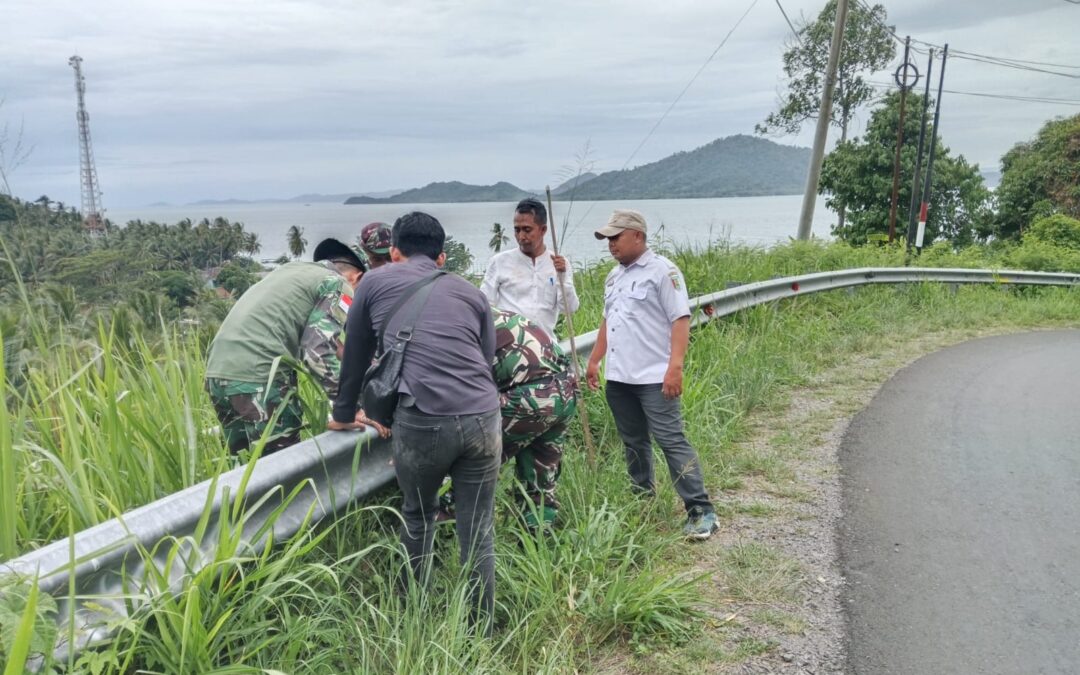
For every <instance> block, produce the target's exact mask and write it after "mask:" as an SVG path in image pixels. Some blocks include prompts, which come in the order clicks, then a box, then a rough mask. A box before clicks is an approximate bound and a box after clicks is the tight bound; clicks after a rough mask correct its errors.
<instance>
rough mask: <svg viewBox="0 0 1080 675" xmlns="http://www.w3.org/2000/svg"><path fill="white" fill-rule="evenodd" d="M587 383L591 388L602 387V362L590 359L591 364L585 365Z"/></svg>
mask: <svg viewBox="0 0 1080 675" xmlns="http://www.w3.org/2000/svg"><path fill="white" fill-rule="evenodd" d="M585 384H587V385H589V389H591V390H592V391H596V390H597V389H599V388H600V362H599V361H592V360H590V361H589V365H587V366H586V367H585Z"/></svg>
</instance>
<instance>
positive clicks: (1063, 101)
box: [867, 81, 1080, 106]
mask: <svg viewBox="0 0 1080 675" xmlns="http://www.w3.org/2000/svg"><path fill="white" fill-rule="evenodd" d="M867 84H869V85H870V86H872V87H874V88H875V89H878V90H879V91H891V90H892V89H894V85H892V84H890V83H888V82H874V81H868V82H867ZM942 91H944V92H945V93H946V94H959V95H961V96H979V97H982V98H996V99H1001V100H1004V101H1021V102H1025V103H1051V104H1055V105H1071V106H1080V100H1077V99H1071V98H1055V97H1052V96H1024V95H1021V94H989V93H986V92H981V91H959V90H956V89H943V90H942Z"/></svg>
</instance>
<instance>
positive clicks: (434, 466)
mask: <svg viewBox="0 0 1080 675" xmlns="http://www.w3.org/2000/svg"><path fill="white" fill-rule="evenodd" d="M392 233H393V244H392V246H391V249H390V255H391V258H392V259H393V261H394V262H395V263H397V264H393V265H386V266H383V267H380V268H378V269H375V270H372V271H371V272H369V273H368V274H367V275H365V277H364V279H363V280H362V281H361V283H360V286H358V287H357V292H356V296H357V300H356V301H355V302H354V303H353V307H352V309H351V310H350V312H349V318H348V323H347V328H346V340H345V356H344V358H343V360H342V376H341V388H340V392H339V395H338V398H337V400H336V401H335V403H334V419H333V421H332V422H331V423H330V428H331V429H352V428H358V423H360V422H363V421H365V418H364V417H363V415H366V417H367V418H369V419H370V420H372V421H374V422H377V423H379V424H380V425H383V426H387V425H389V426H390V429H391V431H392V436H391V437H392V439H393V447H394V467H395V470H396V472H397V480H398V485H399V487H400V488H401V492H402V495H403V499H404V502H403V505H402V515H403V517H404V524H403V526H402V530H401V540H402V543H403V545H404V546H405V549H406V551H407V552H408V554H409V562H410V567H411V571H412V575H413V577H414V579H415V580H416V581H418V582H420V583H421V584H424V583H426V581H427V578H428V576H429V574H430V563H431V551H432V543H433V536H434V531H435V529H434V528H435V513H436V511H437V510H438V505H439V503H438V490H439V487H440V485H442V481H443V478H444V477H445V476H447V475H449V476H451V477H452V478H453V481H454V485H455V489H456V492H457V533H458V539H459V543H460V547H461V560H462V563H463V564H468V565H469V566H470V578H471V579H472V581H473V583H474V584H475V586H474V588H473V602H474V606H475V610H476V611H477V612H478V616H479V617H485V618H489V617H490V616H491V612H492V609H493V607H494V584H495V551H494V532H493V528H494V524H493V512H494V497H495V484H496V481H497V479H498V474H499V464H500V456H501V454H502V433H501V427H500V415H499V394H498V391H497V390H496V388H495V382H494V380H493V378H492V372H491V363H492V359H493V358H494V355H495V329H494V325H493V322H492V314H491V307H490V306H489V305H488V303H487V300H486V299H485V297H484V296H483V294H481V293H480V291H479V290H478V289H477V288H476V287H475V286H473V285H472V284H470V283H469V282H468V281H466V280H464V279H462V278H461V277H458V276H456V275H452V274H445V273H443V272H441V271H440V270H439V269H438V268H439V267H440V266H441V264H442V262H443V261H444V260H445V254H444V253H443V244H444V242H445V239H446V234H445V231H444V230H443V228H442V225H441V224H440V223H439V221H438V220H436V219H435V218H433V217H432V216H430V215H428V214H426V213H421V212H412V213H408V214H406V215H404V216H402V217H401V218H398V220H397V222H395V223H394V227H393V231H392ZM373 357H377V361H376V362H375V363H374V365H373V364H372V359H373ZM395 375H397V377H396V378H395ZM395 381H396V383H397V386H396V387H395V386H394V382H395ZM395 394H396V396H395ZM361 398H362V400H363V405H364V410H363V412H361V411H360V407H359V406H358V402H359V401H360V400H361Z"/></svg>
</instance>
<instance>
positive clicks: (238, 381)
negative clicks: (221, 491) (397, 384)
mask: <svg viewBox="0 0 1080 675" xmlns="http://www.w3.org/2000/svg"><path fill="white" fill-rule="evenodd" d="M293 264H299V265H308V266H309V267H310V266H314V265H313V264H311V263H290V265H293ZM285 267H287V266H285ZM318 267H322V268H323V269H322V273H321V274H318V273H314V272H311V271H310V270H309V271H308V272H306V273H305V274H306V276H305V278H304V279H302V280H300V281H299V282H298V281H295V280H288V279H285V280H277V279H276V278H275V276H274V274H275V272H276V270H275V272H272V273H271V274H270V275H268V276H267V277H266V278H265V279H264V280H262V281H260V282H259V284H256V285H255V286H253V287H252V288H251V289H249V290H248V291H247V292H246V293H245V294H244V295H243V296H241V298H240V300H239V301H238V302H237V304H236V306H234V308H233V312H236V313H237V316H236V317H233V316H232V315H233V312H230V316H229V317H227V318H226V320H225V322H223V323H222V326H221V329H220V330H219V332H218V336H217V337H215V338H214V344H213V345H212V346H211V350H210V358H209V363H208V365H207V377H206V390H207V392H208V393H209V394H210V399H211V401H212V402H213V404H214V411H215V412H216V413H217V416H218V419H219V420H220V421H221V429H222V432H223V433H224V435H225V440H226V442H227V443H228V446H229V449H230V450H231V451H232V452H234V453H238V452H240V451H241V450H244V449H246V448H248V447H250V446H251V445H253V444H254V443H255V442H257V441H258V440H259V438H261V437H262V435H263V433H264V431H265V430H266V428H267V426H268V425H269V423H270V422H271V421H273V422H274V425H273V428H272V429H271V431H270V433H269V436H268V440H267V443H266V446H265V448H264V451H263V454H269V453H270V452H273V451H276V450H280V449H281V448H285V447H288V446H290V445H292V444H294V443H296V442H298V441H299V440H300V430H301V429H302V428H303V425H304V422H303V409H302V406H301V402H300V397H299V393H298V391H297V373H296V371H295V370H294V369H293V368H292V367H291V366H290V365H288V364H287V363H285V362H284V361H279V362H278V363H277V366H276V369H275V367H274V361H275V360H276V359H277V358H278V357H288V358H291V359H296V360H298V361H300V362H301V363H302V364H303V365H304V366H305V367H306V369H307V370H308V371H309V372H311V374H312V375H314V376H315V377H316V379H318V380H319V382H320V383H321V384H322V386H323V388H324V389H325V390H326V391H327V394H328V395H329V397H330V398H331V399H332V398H334V397H335V396H336V395H337V388H338V380H339V378H340V374H341V354H342V351H343V349H344V343H343V340H344V330H345V320H346V318H347V316H348V309H349V306H350V305H351V303H352V288H351V287H350V286H349V284H348V283H347V282H346V281H345V279H344V278H342V277H341V276H340V275H339V274H338V273H337V272H336V271H333V268H332V266H330V265H318ZM279 269H281V268H279ZM320 277H321V278H320ZM296 283H305V284H307V285H308V286H309V288H308V289H306V293H307V294H308V295H306V296H301V297H307V298H311V297H313V298H314V306H312V304H311V303H310V301H308V302H293V303H292V304H291V305H289V306H287V307H284V308H282V307H274V306H272V305H273V303H274V302H275V301H276V300H277V299H278V298H279V297H281V296H284V295H287V293H288V291H287V290H286V289H285V288H284V286H285V285H286V284H293V285H295V284H296ZM262 284H268V286H267V287H263V288H259V287H260V285H262ZM275 284H276V285H277V286H282V288H276V287H275ZM253 291H255V292H254V293H253ZM260 303H265V304H263V305H262V307H263V308H265V311H260V307H259V306H258V305H259V304H260ZM256 318H257V320H258V322H259V323H261V324H265V325H261V326H252V325H251V324H252V323H255V319H256ZM230 319H235V320H234V321H232V322H230ZM272 329H280V330H272ZM270 334H280V335H284V336H286V337H285V338H284V339H282V340H278V341H276V342H275V341H274V340H273V339H271V338H270V337H267V336H268V335H270ZM275 413H276V415H277V417H276V419H275Z"/></svg>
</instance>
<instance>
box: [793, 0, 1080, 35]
mask: <svg viewBox="0 0 1080 675" xmlns="http://www.w3.org/2000/svg"><path fill="white" fill-rule="evenodd" d="M1078 1H1080V0H1078ZM776 6H777V7H779V8H780V13H781V14H783V15H784V21H787V25H788V28H790V29H791V34H792V35H794V36H795V39H796V40H798V41H799V44H802V43H803V41H802V36H801V35H799V31H797V30H795V25H794V24H793V23H791V19H789V18H788V15H787V12H785V11H784V6H783V5H781V4H780V0H776Z"/></svg>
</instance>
